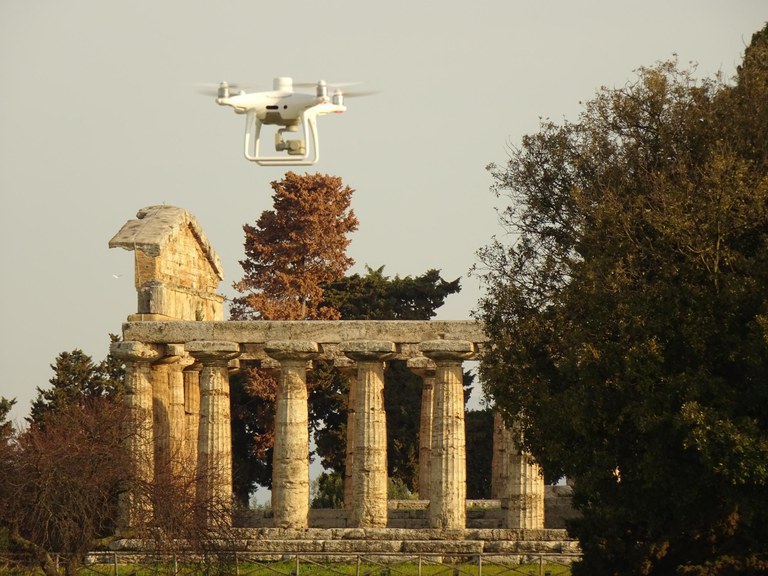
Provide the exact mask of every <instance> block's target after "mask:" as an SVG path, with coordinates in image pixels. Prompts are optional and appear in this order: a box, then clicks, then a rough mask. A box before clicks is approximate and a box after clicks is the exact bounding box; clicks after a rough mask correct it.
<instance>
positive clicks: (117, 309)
mask: <svg viewBox="0 0 768 576" xmlns="http://www.w3.org/2000/svg"><path fill="white" fill-rule="evenodd" d="M766 19H768V1H767V0H719V1H715V0H678V1H675V0H664V1H662V0H649V1H646V2H620V1H616V0H613V1H607V0H605V1H603V0H585V1H576V0H550V1H538V2H535V1H533V0H528V1H527V2H522V1H516V0H496V1H485V0H475V1H473V2H461V1H455V2H445V1H443V2H436V1H435V2H416V1H415V0H410V1H407V2H406V1H402V0H390V1H389V2H376V3H371V2H363V1H357V2H352V1H347V0H326V1H324V2H308V1H305V0H294V1H293V2H259V1H255V0H251V1H248V2H245V1H241V0H236V1H218V2H203V1H195V0H192V1H190V0H186V1H183V2H182V1H180V0H166V1H160V2H158V1H152V2H148V1H145V0H140V1H133V2H121V3H117V2H105V1H103V0H0V79H1V85H2V91H1V92H0V191H1V193H2V208H1V209H0V240H2V247H3V250H2V258H3V272H2V278H3V280H2V294H1V297H0V302H1V303H2V304H1V306H2V309H1V312H2V324H1V326H2V327H1V328H0V329H1V330H2V332H1V333H0V339H1V340H0V365H1V366H2V379H1V380H0V395H2V396H6V397H15V398H17V399H18V401H19V404H20V406H19V408H18V409H17V410H16V411H15V412H14V416H15V417H16V418H17V419H19V418H21V417H23V416H24V415H26V414H27V412H28V408H29V401H30V400H31V399H32V398H33V397H34V396H35V387H37V386H43V387H44V386H46V385H47V383H48V379H49V378H50V377H51V376H52V371H51V369H50V367H49V365H50V364H51V363H53V361H54V359H55V357H56V355H57V354H58V353H59V352H62V351H69V350H72V349H74V348H81V349H83V350H84V351H85V352H86V353H88V354H90V355H92V356H93V357H94V358H95V359H96V360H100V359H102V358H103V357H104V356H105V355H106V352H107V346H108V334H109V333H110V332H114V333H118V332H119V331H120V327H121V323H122V322H123V321H124V320H125V318H126V316H127V315H128V314H129V313H132V312H134V311H135V309H136V296H135V290H134V286H133V266H132V265H133V259H132V255H131V253H129V252H125V251H123V250H121V249H114V250H110V249H109V248H108V247H107V242H108V241H109V239H110V238H111V237H112V236H113V235H114V234H115V232H117V230H118V229H119V228H120V227H121V226H122V225H123V223H124V222H125V221H126V220H128V219H131V218H133V217H134V216H135V214H136V212H137V210H138V209H140V208H142V207H144V206H150V205H154V204H163V203H165V204H170V205H175V206H180V207H182V208H185V209H187V210H189V211H190V212H191V213H192V214H194V215H195V216H196V217H197V219H198V220H199V222H200V224H201V225H202V226H203V229H204V230H205V232H206V233H207V235H208V237H209V239H210V241H211V243H212V245H213V247H214V249H215V250H216V251H217V252H218V254H219V256H220V257H221V260H222V263H223V265H224V270H225V274H226V279H225V281H224V282H223V283H222V285H221V291H222V293H224V294H226V295H230V296H231V295H233V291H232V289H231V284H232V282H233V281H234V280H236V279H238V278H239V277H240V275H241V270H240V267H239V264H238V260H239V259H240V258H242V255H243V249H242V243H243V233H242V225H243V224H244V223H246V222H253V221H255V220H256V219H257V218H258V216H259V215H260V214H261V212H262V211H263V210H266V209H270V208H271V206H272V204H271V189H270V187H269V182H270V181H272V180H279V179H280V178H281V177H282V175H283V174H284V172H285V171H286V170H285V168H265V167H260V166H257V165H255V164H252V163H250V162H247V161H246V160H245V159H244V158H243V157H242V132H243V128H244V119H243V117H241V116H236V115H235V114H234V113H233V112H232V111H231V109H229V108H222V107H219V106H216V104H215V103H214V102H213V101H212V100H210V99H206V98H205V97H203V96H200V95H199V94H197V93H196V91H195V89H196V85H197V84H199V83H205V82H213V83H216V82H219V81H220V80H229V81H250V82H255V83H259V84H263V85H264V86H265V88H268V87H269V86H271V82H272V78H273V77H275V76H292V77H294V78H295V79H296V80H297V81H316V80H318V79H321V78H322V79H325V80H328V81H329V82H348V81H363V82H365V88H368V89H372V90H378V91H379V93H378V94H377V95H376V96H370V97H367V98H360V99H356V100H350V101H349V102H348V105H349V110H348V112H347V113H346V114H343V115H340V116H334V117H324V118H321V119H320V120H319V128H320V138H321V152H322V158H321V161H320V163H319V164H318V165H316V166H313V167H309V169H308V170H307V169H305V168H301V167H299V168H295V170H296V171H299V172H304V171H309V172H312V173H314V172H320V173H327V174H333V175H337V176H341V177H342V178H343V180H344V182H345V183H346V184H349V185H350V186H352V187H353V188H355V189H356V192H355V195H354V198H353V206H354V210H355V212H356V213H357V216H358V218H359V220H360V229H359V231H358V232H356V233H355V234H354V235H353V237H352V244H351V247H350V250H349V252H350V254H351V256H353V257H354V258H355V260H356V261H357V265H356V267H355V268H354V269H353V270H354V271H361V272H362V271H364V266H365V265H366V264H368V265H370V266H372V267H379V266H382V265H385V266H386V268H385V270H386V272H388V273H389V274H391V275H394V274H400V275H409V274H410V275H418V274H421V273H423V272H424V271H426V270H427V269H429V268H439V269H441V270H442V273H443V275H444V277H445V278H447V279H454V278H456V277H459V276H461V277H463V280H462V285H463V291H462V293H461V294H459V295H455V296H451V297H450V298H449V300H448V302H447V304H446V305H445V306H444V307H443V309H442V310H441V312H440V315H439V317H440V318H443V319H465V318H468V317H469V313H470V311H471V310H472V309H473V308H474V306H475V303H476V301H477V299H478V296H479V294H480V288H479V286H478V282H477V280H475V279H474V278H467V277H466V275H467V271H468V270H469V268H470V267H471V266H472V264H473V263H474V261H475V252H476V251H477V249H478V248H480V247H481V246H483V245H485V244H487V243H488V241H489V240H490V238H491V236H492V235H493V234H495V233H498V232H500V230H499V229H498V228H497V225H496V218H495V213H494V206H495V199H494V197H493V195H492V194H491V193H490V192H489V186H490V183H491V181H490V177H489V175H488V173H487V172H486V170H485V166H486V165H487V164H488V163H490V162H500V163H503V162H504V161H505V160H506V158H507V155H506V150H507V147H508V146H509V145H510V144H515V143H518V142H519V141H520V139H521V137H522V135H523V134H526V133H531V132H534V131H536V129H537V126H538V122H539V118H542V117H549V118H552V119H553V120H562V119H564V118H568V119H576V116H577V114H578V113H579V110H580V105H579V102H580V101H584V100H586V99H589V98H590V97H592V96H593V95H594V93H595V91H596V90H597V89H598V88H599V87H600V86H601V85H605V86H610V87H613V86H621V85H623V84H625V83H626V82H627V81H629V80H631V79H632V78H633V77H634V73H633V71H634V70H636V69H637V68H638V67H639V66H643V65H652V64H654V63H655V62H656V61H658V60H664V59H668V58H670V57H672V55H673V54H674V53H676V54H678V56H679V60H680V62H683V63H687V62H689V61H695V62H698V64H699V68H698V69H699V72H700V74H701V75H703V76H704V75H705V76H711V75H713V74H715V73H716V72H717V71H722V72H723V73H724V74H725V75H726V76H727V77H730V76H732V74H733V73H734V71H735V67H736V65H737V64H738V63H739V62H740V61H741V58H742V55H743V51H744V48H745V46H746V45H747V44H748V43H749V40H750V37H751V35H752V33H753V32H755V31H756V30H758V29H759V28H761V27H762V26H763V24H764V22H765V21H766ZM115 275H117V276H119V278H115V277H114V276H115Z"/></svg>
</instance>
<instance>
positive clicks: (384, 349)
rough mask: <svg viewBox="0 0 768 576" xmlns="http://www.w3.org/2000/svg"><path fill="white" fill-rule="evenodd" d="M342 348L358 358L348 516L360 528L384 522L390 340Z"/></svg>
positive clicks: (351, 356) (357, 343)
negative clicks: (386, 380)
mask: <svg viewBox="0 0 768 576" xmlns="http://www.w3.org/2000/svg"><path fill="white" fill-rule="evenodd" d="M340 348H341V351H342V352H343V353H344V354H345V355H346V356H347V357H349V358H351V359H352V360H354V361H356V362H357V392H356V398H355V418H356V423H355V453H354V461H353V470H352V486H353V488H352V493H353V495H352V507H351V508H350V510H349V514H348V519H349V521H350V522H351V524H352V526H355V527H360V528H376V527H386V525H387V419H386V413H385V411H384V360H387V359H389V358H391V357H392V356H393V354H394V352H395V344H394V343H393V342H387V341H381V340H365V341H352V342H343V343H342V344H341V347H340Z"/></svg>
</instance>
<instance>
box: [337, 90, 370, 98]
mask: <svg viewBox="0 0 768 576" xmlns="http://www.w3.org/2000/svg"><path fill="white" fill-rule="evenodd" d="M341 93H342V95H343V96H344V98H362V97H363V96H373V95H374V94H378V93H379V90H351V91H350V92H347V91H346V90H344V91H342V92H341Z"/></svg>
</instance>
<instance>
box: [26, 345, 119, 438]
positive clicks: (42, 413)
mask: <svg viewBox="0 0 768 576" xmlns="http://www.w3.org/2000/svg"><path fill="white" fill-rule="evenodd" d="M109 338H110V342H115V341H117V340H119V336H115V335H114V334H110V335H109ZM51 369H52V370H53V372H54V375H53V377H52V378H51V379H50V380H49V381H48V382H49V383H50V384H51V387H50V388H45V389H43V388H40V387H38V388H37V396H36V398H35V399H34V400H33V401H32V409H31V411H30V415H29V417H27V421H28V422H30V423H34V424H38V425H41V426H42V425H44V422H45V419H46V416H47V415H48V414H49V413H52V412H56V411H58V410H61V409H62V408H64V407H65V406H68V405H70V404H77V403H82V402H84V401H86V400H88V399H91V398H112V397H116V396H118V395H119V394H120V393H121V392H122V387H123V379H124V376H125V371H124V368H123V365H122V363H121V362H120V361H119V360H118V359H117V358H115V357H113V356H112V355H111V354H108V355H107V357H106V358H105V359H104V360H102V361H101V362H99V363H95V362H94V361H93V359H92V358H91V357H90V356H88V355H87V354H85V353H84V352H83V351H82V350H80V349H75V350H72V351H71V352H62V353H60V354H59V355H58V356H57V357H56V361H55V363H54V364H52V365H51Z"/></svg>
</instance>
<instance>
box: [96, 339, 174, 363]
mask: <svg viewBox="0 0 768 576" xmlns="http://www.w3.org/2000/svg"><path fill="white" fill-rule="evenodd" d="M164 348H165V347H164V346H159V345H157V344H148V343H146V342H137V341H135V340H128V341H121V342H112V344H110V345H109V352H110V354H112V356H114V357H115V358H118V359H119V360H122V361H124V362H147V363H151V362H155V361H156V360H158V359H160V358H162V357H163V356H164V355H165V350H164Z"/></svg>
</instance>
